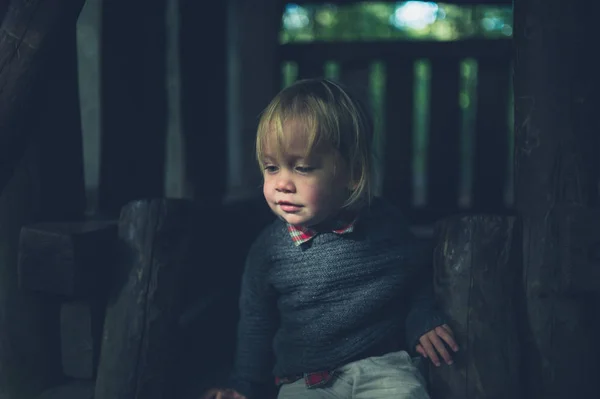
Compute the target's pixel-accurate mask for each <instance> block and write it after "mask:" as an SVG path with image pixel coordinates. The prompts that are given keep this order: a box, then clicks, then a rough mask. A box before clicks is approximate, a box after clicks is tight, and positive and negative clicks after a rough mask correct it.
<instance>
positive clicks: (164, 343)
mask: <svg viewBox="0 0 600 399" xmlns="http://www.w3.org/2000/svg"><path fill="white" fill-rule="evenodd" d="M192 209H193V208H192V202H191V201H186V200H144V201H134V202H131V203H129V204H128V205H127V206H125V207H124V208H123V211H122V213H121V218H120V220H119V237H120V240H121V242H122V246H123V252H122V255H121V256H122V257H121V258H120V260H119V264H120V265H121V268H120V273H118V275H117V276H115V279H114V286H113V287H112V289H111V292H110V294H109V298H108V306H107V309H106V317H105V322H104V332H103V338H102V348H101V355H100V364H99V367H98V375H97V378H96V389H95V395H94V396H95V399H142V398H143V399H159V398H160V399H162V398H164V397H166V396H168V395H169V393H168V392H169V390H170V389H171V386H170V382H169V381H168V374H169V371H170V370H171V369H170V367H171V364H172V362H173V360H174V352H175V348H176V347H177V342H176V341H177V339H176V338H177V335H176V333H177V330H178V319H179V315H180V314H181V311H182V305H183V304H182V298H183V295H182V287H183V277H184V276H185V273H184V271H185V270H186V269H187V268H188V266H189V263H190V259H191V258H190V249H191V245H190V244H191V238H192V231H193V227H194V217H193V214H192ZM124 326H126V328H124Z"/></svg>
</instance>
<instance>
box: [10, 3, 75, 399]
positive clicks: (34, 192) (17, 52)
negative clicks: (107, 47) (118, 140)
mask: <svg viewBox="0 0 600 399" xmlns="http://www.w3.org/2000/svg"><path fill="white" fill-rule="evenodd" d="M82 5H83V0H76V1H69V2H64V1H58V0H45V1H41V0H28V1H24V0H13V1H12V2H11V4H10V7H9V8H8V11H7V13H6V15H5V16H4V19H3V20H2V27H1V29H0V220H1V223H0V243H1V244H0V326H1V327H0V397H1V398H7V399H29V398H32V397H34V396H35V395H37V394H39V393H40V392H41V391H43V390H44V389H45V388H47V387H49V386H50V385H52V384H54V383H56V379H57V378H58V377H59V375H60V363H59V362H60V353H59V342H60V341H59V340H58V320H59V318H58V309H59V307H58V302H57V301H56V300H53V299H52V298H46V297H42V296H41V295H38V294H35V293H31V292H25V291H22V290H20V289H19V287H18V273H17V264H18V247H19V231H20V229H21V227H22V226H23V225H24V224H28V223H32V222H35V221H37V220H38V218H39V217H40V216H42V214H44V216H48V217H49V216H51V215H50V214H49V212H50V211H51V210H49V209H44V207H43V206H42V205H41V202H42V201H44V198H45V196H46V195H48V192H47V191H46V190H45V187H46V186H45V182H41V181H40V180H39V179H40V177H42V176H46V175H45V174H44V173H43V172H42V171H41V169H43V167H44V165H43V160H41V159H39V157H38V156H39V153H38V152H37V151H38V149H39V147H38V146H37V144H38V139H39V136H38V133H43V134H46V135H48V136H50V135H52V134H55V133H56V132H55V131H52V129H48V128H49V127H48V126H45V129H46V130H45V131H43V132H40V130H39V129H37V128H36V123H37V121H38V120H40V119H41V118H42V115H43V114H42V112H44V111H43V110H44V109H45V107H47V106H49V105H48V104H47V103H45V100H46V98H48V97H47V96H46V94H45V93H47V90H48V88H49V87H50V86H49V83H48V77H51V78H52V77H53V76H52V75H51V72H52V70H53V68H54V67H55V66H56V64H60V61H61V60H63V58H64V57H65V53H63V52H62V50H63V49H64V48H66V47H68V40H69V37H68V33H67V32H68V31H69V30H71V29H72V28H73V27H74V26H75V22H76V18H77V15H78V14H79V11H80V9H81V7H82ZM63 46H64V47H63ZM57 49H58V51H57ZM55 52H56V54H55V57H53V55H54V54H53V53H55ZM65 62H67V61H66V60H65ZM63 66H64V65H63ZM61 76H64V75H61ZM71 88H72V87H68V88H67V90H66V91H69V92H70V89H71ZM53 100H54V101H56V97H54V98H53ZM70 105H72V103H71V104H70ZM70 105H67V107H70ZM54 110H58V108H54ZM63 115H64V114H63ZM72 116H73V115H72V114H71V117H72ZM52 127H54V126H52ZM62 127H63V128H64V127H65V125H63V126H62ZM71 133H72V131H70V132H69V133H68V134H71ZM62 137H63V136H62V135H57V136H56V137H55V139H56V140H57V141H60V140H61V138H62ZM64 157H65V154H64V153H60V154H59V153H57V154H54V158H53V162H55V163H56V162H57V160H58V159H63V158H64ZM71 166H72V167H73V168H74V169H75V168H76V165H71ZM61 177H62V176H61ZM69 180H70V179H69ZM71 182H72V183H73V186H72V187H74V188H75V187H76V183H75V182H73V181H71ZM65 195H68V194H67V193H65ZM69 201H70V198H65V199H63V205H64V206H65V207H70V206H71V205H73V208H72V209H77V205H75V204H74V203H70V202H69ZM79 209H81V208H79ZM74 213H76V212H73V213H71V215H73V214H74Z"/></svg>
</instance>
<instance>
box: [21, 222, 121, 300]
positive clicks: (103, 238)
mask: <svg viewBox="0 0 600 399" xmlns="http://www.w3.org/2000/svg"><path fill="white" fill-rule="evenodd" d="M116 236H117V228H116V222H110V221H90V222H72V223H37V224H31V225H27V226H24V227H23V228H22V229H21V236H20V241H19V286H20V288H22V289H26V290H30V291H39V292H44V293H48V294H58V295H64V296H67V297H71V298H73V297H92V296H97V295H100V294H103V293H104V291H105V290H106V289H107V284H108V277H110V276H109V272H110V269H109V267H108V266H109V265H110V264H111V261H112V259H111V258H110V257H111V256H113V255H114V253H115V249H116Z"/></svg>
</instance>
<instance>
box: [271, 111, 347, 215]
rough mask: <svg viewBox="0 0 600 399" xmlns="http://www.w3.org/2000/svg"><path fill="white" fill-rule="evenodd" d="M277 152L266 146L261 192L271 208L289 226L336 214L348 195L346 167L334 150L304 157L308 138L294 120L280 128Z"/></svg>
mask: <svg viewBox="0 0 600 399" xmlns="http://www.w3.org/2000/svg"><path fill="white" fill-rule="evenodd" d="M283 128H284V129H283V130H284V133H285V137H288V138H289V140H286V141H287V142H286V143H285V146H284V148H282V151H280V152H279V153H278V152H277V151H274V149H273V148H269V145H268V144H267V145H266V146H265V159H263V160H262V161H263V164H264V171H263V176H264V185H263V193H264V195H265V199H266V200H267V203H268V204H269V207H271V210H272V211H273V212H274V213H275V214H276V215H277V216H279V217H280V218H282V219H284V220H285V221H286V222H287V223H290V224H292V225H301V226H306V227H308V226H312V225H315V224H318V223H320V222H322V221H324V220H325V219H327V218H328V217H330V216H332V215H334V214H335V213H337V212H338V211H339V210H340V209H341V207H342V205H343V203H344V201H345V200H346V199H347V198H348V194H349V189H348V187H349V177H348V172H347V168H346V166H345V165H344V163H343V162H342V161H341V159H340V157H339V156H337V155H336V154H335V152H333V151H329V152H328V153H327V152H326V151H314V153H313V154H311V155H310V156H309V157H305V152H306V148H307V145H308V142H307V141H308V140H307V137H306V133H305V131H304V130H303V129H302V127H301V126H300V125H299V124H297V123H293V122H290V123H287V124H285V125H284V127H283Z"/></svg>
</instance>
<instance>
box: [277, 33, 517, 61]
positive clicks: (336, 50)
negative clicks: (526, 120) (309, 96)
mask: <svg viewBox="0 0 600 399" xmlns="http://www.w3.org/2000/svg"><path fill="white" fill-rule="evenodd" d="M511 51H512V39H494V40H489V39H464V40H455V41H451V42H439V41H430V40H423V41H421V40H419V41H361V42H311V43H286V44H282V45H281V46H280V47H279V54H280V60H281V61H297V60H305V59H316V60H336V61H338V62H340V63H344V62H352V61H358V60H365V61H367V62H370V61H372V60H383V61H394V60H398V61H402V60H406V59H417V58H429V57H432V56H436V57H438V58H444V57H452V58H453V59H461V58H466V57H472V56H473V54H478V55H479V56H481V57H494V58H497V59H501V60H505V59H507V58H510V57H511V56H512V54H511Z"/></svg>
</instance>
